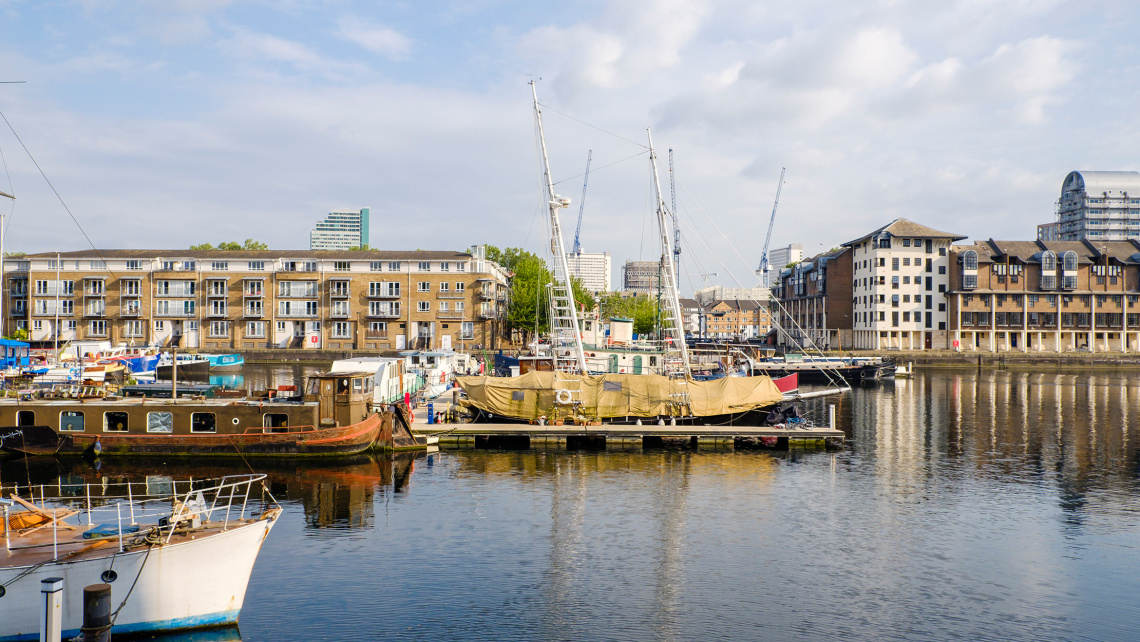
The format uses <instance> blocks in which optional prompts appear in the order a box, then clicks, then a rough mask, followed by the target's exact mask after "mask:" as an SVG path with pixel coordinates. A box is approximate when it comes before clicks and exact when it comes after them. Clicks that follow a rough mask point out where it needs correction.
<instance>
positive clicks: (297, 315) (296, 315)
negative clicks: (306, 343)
mask: <svg viewBox="0 0 1140 642" xmlns="http://www.w3.org/2000/svg"><path fill="white" fill-rule="evenodd" d="M277 318H278V319H315V318H317V312H316V311H315V310H314V311H312V312H308V311H306V310H289V311H288V312H285V311H282V310H278V311H277Z"/></svg>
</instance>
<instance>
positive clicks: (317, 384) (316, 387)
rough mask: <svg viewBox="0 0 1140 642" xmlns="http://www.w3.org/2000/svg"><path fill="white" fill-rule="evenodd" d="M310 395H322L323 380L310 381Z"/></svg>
mask: <svg viewBox="0 0 1140 642" xmlns="http://www.w3.org/2000/svg"><path fill="white" fill-rule="evenodd" d="M308 394H310V395H319V394H321V380H320V379H309V392H308Z"/></svg>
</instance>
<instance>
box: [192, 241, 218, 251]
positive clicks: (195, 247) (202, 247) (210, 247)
mask: <svg viewBox="0 0 1140 642" xmlns="http://www.w3.org/2000/svg"><path fill="white" fill-rule="evenodd" d="M190 249H191V250H195V251H203V250H213V249H216V248H215V247H214V246H213V244H212V243H199V244H198V245H191V246H190Z"/></svg>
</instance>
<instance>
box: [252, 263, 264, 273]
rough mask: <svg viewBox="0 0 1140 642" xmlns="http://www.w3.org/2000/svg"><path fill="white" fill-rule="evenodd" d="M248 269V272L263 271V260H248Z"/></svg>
mask: <svg viewBox="0 0 1140 642" xmlns="http://www.w3.org/2000/svg"><path fill="white" fill-rule="evenodd" d="M249 271H250V272H264V271H265V261H250V262H249Z"/></svg>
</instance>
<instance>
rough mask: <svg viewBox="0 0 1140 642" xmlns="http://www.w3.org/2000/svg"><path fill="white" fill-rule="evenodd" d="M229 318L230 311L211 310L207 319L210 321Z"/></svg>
mask: <svg viewBox="0 0 1140 642" xmlns="http://www.w3.org/2000/svg"><path fill="white" fill-rule="evenodd" d="M228 316H229V314H228V311H227V310H225V309H222V310H210V311H209V312H207V313H206V318H209V319H224V318H226V317H228Z"/></svg>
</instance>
